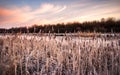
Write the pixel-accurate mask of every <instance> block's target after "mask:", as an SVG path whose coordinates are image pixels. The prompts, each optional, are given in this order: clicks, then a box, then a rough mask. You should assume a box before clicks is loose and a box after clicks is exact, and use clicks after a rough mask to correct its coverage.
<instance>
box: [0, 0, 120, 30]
mask: <svg viewBox="0 0 120 75" xmlns="http://www.w3.org/2000/svg"><path fill="white" fill-rule="evenodd" d="M108 17H114V18H116V19H120V0H0V28H12V27H23V26H26V27H29V26H31V25H34V24H38V25H45V24H57V23H68V22H84V21H92V20H100V19H101V18H108Z"/></svg>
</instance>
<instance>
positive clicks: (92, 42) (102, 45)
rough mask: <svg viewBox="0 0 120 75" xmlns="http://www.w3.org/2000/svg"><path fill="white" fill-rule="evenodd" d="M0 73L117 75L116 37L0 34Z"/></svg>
mask: <svg viewBox="0 0 120 75" xmlns="http://www.w3.org/2000/svg"><path fill="white" fill-rule="evenodd" d="M0 75H120V39H119V38H115V37H80V36H75V37H74V36H37V35H27V34H26V35H23V34H21V35H1V36H0Z"/></svg>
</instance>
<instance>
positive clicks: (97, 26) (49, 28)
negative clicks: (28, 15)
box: [0, 18, 120, 33]
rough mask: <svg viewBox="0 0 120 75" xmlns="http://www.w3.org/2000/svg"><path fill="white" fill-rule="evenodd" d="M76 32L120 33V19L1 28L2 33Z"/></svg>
mask: <svg viewBox="0 0 120 75" xmlns="http://www.w3.org/2000/svg"><path fill="white" fill-rule="evenodd" d="M76 32H101V33H110V32H113V33H119V32H120V20H116V19H115V18H108V19H104V18H102V19H101V20H100V21H86V22H83V23H79V22H73V23H67V24H64V23H60V24H48V25H44V26H43V25H37V24H35V25H33V26H31V27H29V28H28V27H18V28H17V27H16V28H10V29H3V28H1V29H0V33H76Z"/></svg>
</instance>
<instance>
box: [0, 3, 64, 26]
mask: <svg viewBox="0 0 120 75" xmlns="http://www.w3.org/2000/svg"><path fill="white" fill-rule="evenodd" d="M65 9H66V6H59V5H53V4H48V3H45V4H42V5H41V6H40V7H39V8H37V9H32V8H31V7H30V6H24V7H21V8H18V7H14V8H12V9H6V8H0V11H1V12H0V17H2V18H1V19H0V25H5V24H11V25H12V24H19V25H20V24H24V23H26V24H35V23H38V24H45V23H50V22H49V21H48V19H47V18H48V17H51V18H52V16H51V15H54V14H57V13H60V12H62V11H64V10H65ZM51 20H52V19H51Z"/></svg>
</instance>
